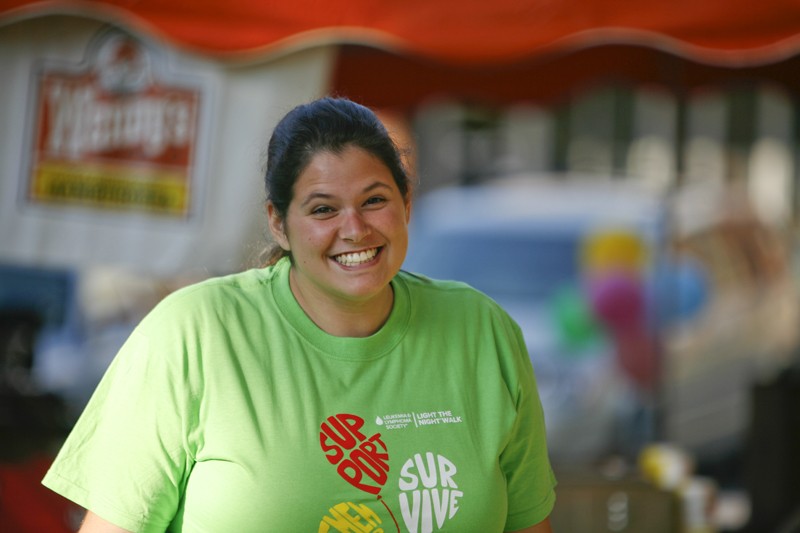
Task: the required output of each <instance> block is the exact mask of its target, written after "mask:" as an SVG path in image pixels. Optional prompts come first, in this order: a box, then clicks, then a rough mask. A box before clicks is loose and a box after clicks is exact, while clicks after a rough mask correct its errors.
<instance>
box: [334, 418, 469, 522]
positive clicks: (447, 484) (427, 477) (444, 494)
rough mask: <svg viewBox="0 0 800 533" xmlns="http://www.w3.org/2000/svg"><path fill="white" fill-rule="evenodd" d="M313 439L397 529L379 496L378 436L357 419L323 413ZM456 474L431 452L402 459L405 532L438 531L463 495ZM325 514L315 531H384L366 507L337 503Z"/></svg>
mask: <svg viewBox="0 0 800 533" xmlns="http://www.w3.org/2000/svg"><path fill="white" fill-rule="evenodd" d="M437 413H438V412H437ZM431 418H433V417H431ZM439 418H453V419H455V418H456V417H452V415H450V416H449V417H439ZM437 419H438V418H437ZM459 421H460V417H459ZM409 423H411V422H409ZM451 423H452V422H451ZM319 442H320V447H321V448H322V451H323V453H324V454H325V458H326V459H327V460H328V463H330V464H331V465H332V466H333V467H335V468H336V472H337V473H338V474H339V476H341V478H342V479H343V480H344V481H345V482H347V483H349V484H350V485H351V486H352V487H353V488H354V489H357V490H358V491H362V492H366V493H368V494H371V495H374V496H375V497H376V499H377V501H379V502H380V503H381V504H383V506H384V507H385V508H386V511H387V512H388V514H389V517H390V518H391V520H392V522H393V525H394V527H395V528H397V531H398V532H401V531H403V530H401V529H400V525H399V524H398V522H397V519H396V518H395V516H394V513H393V512H392V510H391V508H390V506H389V505H388V504H387V503H386V500H385V499H384V498H383V497H382V495H381V491H382V490H383V488H384V486H385V485H386V484H387V481H388V480H389V479H390V476H389V470H390V469H389V450H388V448H387V446H386V443H385V442H384V440H383V438H382V437H381V434H380V433H375V434H372V435H367V433H366V432H365V431H364V419H363V418H361V417H359V416H356V415H353V414H346V413H341V414H337V415H333V416H329V417H328V418H327V419H326V420H325V421H324V422H323V423H322V424H321V425H320V433H319ZM457 474H458V469H457V468H456V465H455V464H454V463H453V462H452V461H450V460H449V459H448V458H447V457H445V456H443V455H441V454H436V453H433V452H425V453H417V454H414V456H412V457H410V458H408V459H407V460H405V461H404V462H403V464H402V467H401V468H400V471H399V477H398V478H397V488H398V489H399V498H398V505H399V507H400V511H401V516H402V520H403V523H404V525H405V527H406V529H405V531H408V532H410V533H431V532H433V531H439V530H441V529H442V528H443V527H444V525H445V523H446V521H448V520H449V519H451V518H453V517H454V516H455V515H456V513H457V512H458V509H459V500H460V499H461V497H462V496H463V492H462V491H461V490H459V487H458V483H457V482H456V475H457ZM356 494H357V493H356ZM328 512H329V514H328V515H326V516H324V517H323V518H322V521H321V522H320V525H319V533H328V532H331V531H339V532H345V531H363V532H373V533H383V532H384V531H386V530H385V529H384V525H383V522H384V520H382V519H381V517H380V515H379V514H378V513H377V512H376V511H375V510H374V509H372V508H371V507H369V506H368V505H364V504H357V503H353V502H351V501H347V502H340V503H337V504H335V505H333V506H332V507H331V508H330V509H329V510H328Z"/></svg>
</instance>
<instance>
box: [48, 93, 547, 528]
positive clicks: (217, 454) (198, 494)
mask: <svg viewBox="0 0 800 533" xmlns="http://www.w3.org/2000/svg"><path fill="white" fill-rule="evenodd" d="M268 158H269V160H268V163H267V173H266V185H267V196H268V198H267V202H266V206H267V213H268V217H269V225H270V229H271V231H272V232H273V234H274V237H275V240H276V242H277V245H278V247H277V248H276V249H275V251H274V253H273V254H271V256H272V260H271V261H270V264H269V265H267V266H265V267H264V268H260V269H253V270H250V271H247V272H242V273H238V274H234V275H230V276H226V277H221V278H215V279H211V280H207V281H204V282H202V283H199V284H196V285H193V286H190V287H187V288H184V289H181V290H179V291H177V292H175V293H173V294H172V295H170V296H169V297H167V298H166V299H165V300H164V301H162V302H161V303H160V304H159V305H158V306H156V308H155V309H154V310H153V311H152V312H151V313H150V314H149V315H148V316H147V317H146V318H145V319H144V320H143V321H142V323H141V324H140V325H139V326H138V327H137V329H136V331H135V332H134V333H133V334H132V335H131V337H130V339H129V340H128V341H127V342H126V344H125V346H123V348H122V349H121V350H120V352H119V354H118V355H117V357H116V358H115V360H114V362H113V364H112V365H111V367H110V368H109V370H108V372H107V374H106V376H105V377H104V378H103V381H102V382H101V384H100V385H99V387H98V389H97V391H96V392H95V394H94V396H93V398H92V400H91V401H90V402H89V404H88V406H87V408H86V411H85V412H84V413H83V415H82V416H81V418H80V420H79V421H78V423H77V425H76V427H75V428H74V430H73V432H72V434H71V435H70V437H69V438H68V440H67V442H66V443H65V445H64V447H63V449H62V450H61V452H60V453H59V456H58V457H57V458H56V461H55V463H54V464H53V466H52V468H51V469H50V471H49V472H48V474H47V476H46V477H45V479H44V483H45V484H46V485H47V486H48V487H50V488H52V489H53V490H55V491H57V492H59V493H61V494H63V495H64V496H66V497H67V498H70V499H72V500H74V501H75V502H77V503H78V504H80V505H82V506H83V507H86V508H87V509H88V510H89V513H88V515H87V519H86V521H85V522H84V525H83V527H82V529H81V531H83V532H84V533H86V532H115V531H136V532H139V531H141V532H151V531H165V530H167V531H237V532H245V533H247V532H263V531H281V532H287V533H292V532H295V531H296V532H307V531H319V532H320V533H327V532H337V531H338V532H343V531H353V530H355V529H358V530H364V531H367V530H370V531H371V530H377V529H381V530H383V531H387V532H390V531H391V532H393V531H397V532H398V533H401V532H410V531H431V532H432V531H441V530H448V531H459V532H462V533H478V532H480V533H487V532H488V533H500V532H502V531H524V532H526V533H533V532H536V533H547V532H549V531H550V525H549V518H548V516H549V514H550V512H551V510H552V509H553V506H554V503H555V490H554V487H555V478H554V476H553V472H552V470H551V468H550V462H549V458H548V450H547V447H546V439H545V428H544V420H543V415H542V409H541V405H540V402H539V396H538V392H537V388H536V382H535V378H534V374H533V369H532V368H531V364H530V359H529V358H528V354H527V352H526V350H525V344H524V342H523V340H522V335H521V332H520V329H519V327H518V326H517V324H516V323H515V322H514V321H513V320H512V319H511V318H510V317H509V316H508V315H507V314H506V312H505V311H504V310H503V309H501V308H500V307H499V306H498V305H497V304H496V303H495V302H494V301H492V300H490V299H489V298H487V297H486V296H484V295H483V294H481V293H479V292H477V291H476V290H474V289H472V288H471V287H469V286H467V285H465V284H463V283H458V282H450V281H435V280H431V279H429V278H426V277H423V276H418V275H415V274H411V273H408V272H404V271H401V270H400V267H401V265H402V263H403V261H404V259H405V256H406V249H407V247H408V221H409V213H410V191H409V184H408V178H407V176H406V172H405V170H404V168H403V166H402V164H401V162H400V158H399V155H398V151H397V149H396V148H395V146H394V144H393V143H392V141H391V139H390V138H389V135H388V134H387V132H386V129H385V128H384V127H383V125H382V124H381V122H380V121H379V120H378V119H377V117H376V116H375V115H374V114H373V113H372V111H370V110H369V109H367V108H365V107H363V106H361V105H358V104H356V103H354V102H351V101H349V100H345V99H331V98H325V99H322V100H318V101H315V102H311V103H309V104H306V105H303V106H300V107H298V108H296V109H294V110H293V111H291V112H290V113H289V114H288V115H287V116H286V117H284V119H283V120H282V121H281V122H280V123H279V124H278V126H277V127H276V128H275V131H274V132H273V135H272V139H271V141H270V145H269V150H268Z"/></svg>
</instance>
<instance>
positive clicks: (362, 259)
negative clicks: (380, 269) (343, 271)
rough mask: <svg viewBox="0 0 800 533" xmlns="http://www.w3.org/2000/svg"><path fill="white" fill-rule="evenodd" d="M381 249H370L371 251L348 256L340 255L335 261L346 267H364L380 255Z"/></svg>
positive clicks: (336, 256) (335, 257)
mask: <svg viewBox="0 0 800 533" xmlns="http://www.w3.org/2000/svg"><path fill="white" fill-rule="evenodd" d="M380 250H381V249H380V248H370V249H369V250H362V251H360V252H352V253H346V254H339V255H334V256H333V260H334V261H336V262H337V263H339V264H340V265H343V266H346V267H354V266H358V265H363V264H364V263H369V262H370V261H372V260H373V259H375V256H376V255H378V252H380Z"/></svg>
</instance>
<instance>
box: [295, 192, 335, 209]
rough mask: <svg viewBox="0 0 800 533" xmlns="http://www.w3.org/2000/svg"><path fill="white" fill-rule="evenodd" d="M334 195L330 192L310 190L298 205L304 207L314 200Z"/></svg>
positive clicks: (327, 198)
mask: <svg viewBox="0 0 800 533" xmlns="http://www.w3.org/2000/svg"><path fill="white" fill-rule="evenodd" d="M333 197H334V196H333V195H332V194H328V193H324V192H312V193H311V194H309V195H308V196H306V198H305V199H304V200H303V202H302V203H301V204H300V207H305V206H306V205H308V204H310V203H311V202H313V201H314V200H317V199H323V200H330V199H331V198H333Z"/></svg>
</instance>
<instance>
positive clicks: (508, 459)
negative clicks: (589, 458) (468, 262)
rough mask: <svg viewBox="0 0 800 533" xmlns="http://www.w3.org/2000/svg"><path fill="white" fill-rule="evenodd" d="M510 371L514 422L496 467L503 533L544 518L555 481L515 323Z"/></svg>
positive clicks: (533, 384) (531, 375) (525, 353)
mask: <svg viewBox="0 0 800 533" xmlns="http://www.w3.org/2000/svg"><path fill="white" fill-rule="evenodd" d="M510 330H511V331H510V335H511V336H512V339H513V342H512V343H511V344H512V346H513V347H514V348H515V352H516V353H515V354H513V364H514V366H513V368H514V370H515V372H516V374H517V378H518V379H517V382H516V387H515V389H516V390H515V391H512V392H516V410H517V414H516V421H515V423H514V426H513V429H512V432H511V435H510V438H509V441H508V444H507V445H506V447H505V449H504V450H503V452H502V454H501V456H500V466H501V468H502V469H503V472H504V473H505V476H506V482H507V486H508V517H507V519H506V526H505V530H506V531H515V530H519V529H524V528H526V527H530V526H532V525H534V524H537V523H539V522H541V521H542V520H544V519H545V518H547V517H548V516H549V515H550V512H551V511H552V509H553V506H554V505H555V499H556V494H555V486H556V479H555V476H554V474H553V471H552V468H551V466H550V460H549V457H548V453H547V439H546V434H545V424H544V413H543V411H542V406H541V402H540V401H539V393H538V390H537V388H536V380H535V378H534V373H533V368H532V365H531V361H530V359H529V357H528V351H527V348H526V347H525V343H524V341H523V339H522V333H521V332H520V330H519V327H518V326H517V325H516V324H515V323H511V325H510Z"/></svg>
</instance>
